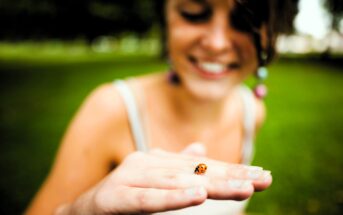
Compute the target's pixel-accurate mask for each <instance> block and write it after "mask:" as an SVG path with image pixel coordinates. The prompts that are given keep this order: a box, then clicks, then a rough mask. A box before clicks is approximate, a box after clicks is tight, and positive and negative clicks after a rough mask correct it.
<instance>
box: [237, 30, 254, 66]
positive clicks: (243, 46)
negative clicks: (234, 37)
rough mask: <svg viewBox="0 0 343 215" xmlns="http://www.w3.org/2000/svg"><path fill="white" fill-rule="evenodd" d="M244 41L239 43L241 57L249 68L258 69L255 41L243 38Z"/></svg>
mask: <svg viewBox="0 0 343 215" xmlns="http://www.w3.org/2000/svg"><path fill="white" fill-rule="evenodd" d="M241 38H242V39H241V40H240V41H238V42H237V44H239V46H238V50H239V57H240V59H241V60H242V61H243V62H244V63H245V64H246V65H247V66H248V67H249V68H254V67H257V55H256V49H255V46H254V43H253V41H252V40H251V39H250V38H249V37H247V36H246V37H245V38H243V37H241Z"/></svg>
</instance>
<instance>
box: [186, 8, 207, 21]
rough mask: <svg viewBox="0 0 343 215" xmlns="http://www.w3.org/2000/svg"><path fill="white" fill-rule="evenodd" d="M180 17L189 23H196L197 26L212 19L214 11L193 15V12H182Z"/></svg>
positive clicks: (204, 11)
mask: <svg viewBox="0 0 343 215" xmlns="http://www.w3.org/2000/svg"><path fill="white" fill-rule="evenodd" d="M180 15H181V16H182V17H183V18H184V19H185V20H186V21H188V22H191V23H195V24H197V23H204V22H207V21H209V20H210V19H211V17H212V10H211V9H205V10H203V11H201V12H197V13H191V12H187V11H183V10H180Z"/></svg>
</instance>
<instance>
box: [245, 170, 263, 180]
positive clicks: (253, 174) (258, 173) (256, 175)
mask: <svg viewBox="0 0 343 215" xmlns="http://www.w3.org/2000/svg"><path fill="white" fill-rule="evenodd" d="M261 174H262V171H260V170H250V171H248V178H250V179H252V180H256V179H258V178H260V177H261Z"/></svg>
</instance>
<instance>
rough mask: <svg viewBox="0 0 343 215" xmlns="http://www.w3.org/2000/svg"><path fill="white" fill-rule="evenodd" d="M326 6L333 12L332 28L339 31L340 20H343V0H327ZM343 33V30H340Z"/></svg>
mask: <svg viewBox="0 0 343 215" xmlns="http://www.w3.org/2000/svg"><path fill="white" fill-rule="evenodd" d="M325 6H326V8H327V9H328V11H329V12H330V13H331V14H332V23H331V27H332V29H334V30H336V31H337V32H340V31H339V27H340V26H339V25H340V22H341V21H342V20H343V1H342V0H326V2H325ZM340 33H341V34H343V32H340Z"/></svg>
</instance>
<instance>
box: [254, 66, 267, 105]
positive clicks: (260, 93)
mask: <svg viewBox="0 0 343 215" xmlns="http://www.w3.org/2000/svg"><path fill="white" fill-rule="evenodd" d="M267 77H268V70H267V68H266V67H260V68H258V70H257V71H256V78H257V84H256V85H255V87H254V94H255V96H256V97H257V98H259V99H263V98H264V97H265V96H266V95H267V91H268V90H267V87H266V85H264V84H263V82H264V80H266V78H267Z"/></svg>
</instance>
